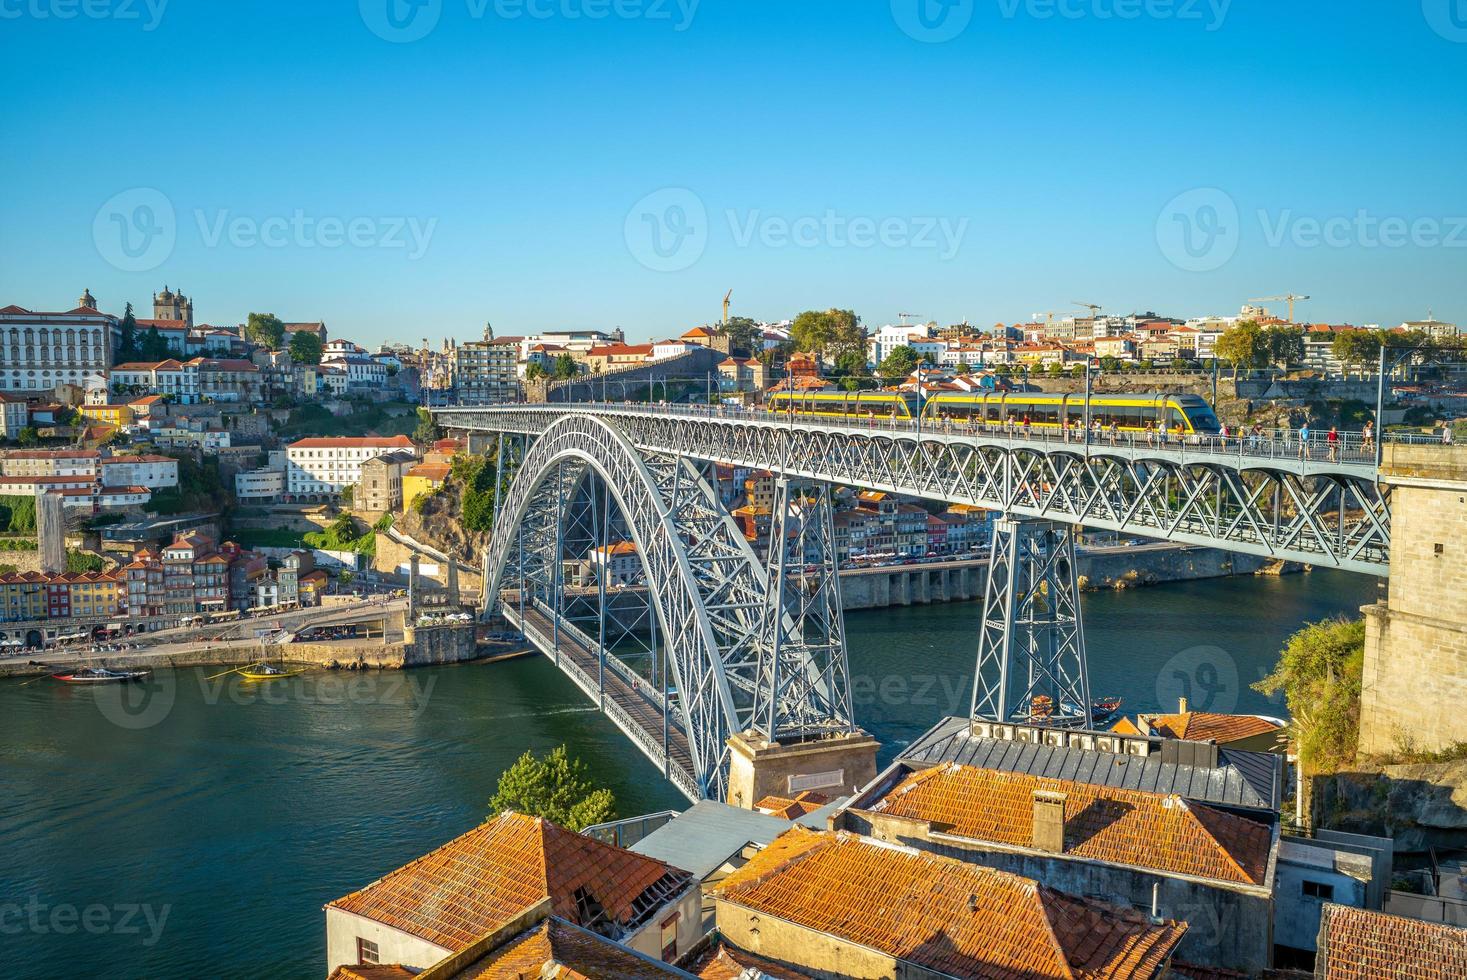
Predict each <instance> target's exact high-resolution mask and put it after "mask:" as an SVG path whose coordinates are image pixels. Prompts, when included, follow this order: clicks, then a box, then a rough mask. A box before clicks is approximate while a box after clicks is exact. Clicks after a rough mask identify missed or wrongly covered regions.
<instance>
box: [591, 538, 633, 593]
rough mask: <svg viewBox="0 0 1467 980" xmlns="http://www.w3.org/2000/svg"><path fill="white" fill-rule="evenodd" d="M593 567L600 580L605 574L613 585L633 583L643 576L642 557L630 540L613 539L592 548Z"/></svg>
mask: <svg viewBox="0 0 1467 980" xmlns="http://www.w3.org/2000/svg"><path fill="white" fill-rule="evenodd" d="M590 559H591V567H592V568H593V569H595V571H596V575H597V578H598V580H599V579H600V576H602V575H605V576H606V577H605V582H606V584H607V585H608V586H611V585H632V584H633V583H635V582H638V581H640V580H641V578H642V559H641V558H639V557H638V556H637V546H636V545H634V544H632V543H631V542H630V541H613V542H612V543H610V544H608V545H605V546H603V547H599V548H593V549H591V555H590Z"/></svg>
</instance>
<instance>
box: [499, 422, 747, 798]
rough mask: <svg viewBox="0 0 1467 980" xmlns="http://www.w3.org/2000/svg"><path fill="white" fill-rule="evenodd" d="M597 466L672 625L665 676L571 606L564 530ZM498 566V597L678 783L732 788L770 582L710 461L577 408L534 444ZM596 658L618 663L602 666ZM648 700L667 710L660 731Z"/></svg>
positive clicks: (505, 506) (505, 518)
mask: <svg viewBox="0 0 1467 980" xmlns="http://www.w3.org/2000/svg"><path fill="white" fill-rule="evenodd" d="M588 471H594V473H595V476H596V478H597V482H598V483H599V485H600V486H601V487H602V488H603V491H604V492H605V493H606V494H607V495H608V496H609V499H610V504H611V505H612V507H614V509H615V511H616V512H617V513H618V514H619V515H620V517H621V519H622V520H624V521H625V524H626V528H627V531H628V533H629V535H630V537H631V539H632V541H633V543H634V544H635V545H636V547H637V551H638V554H639V556H640V557H641V560H642V564H643V568H644V574H645V578H646V581H647V586H648V596H649V601H650V604H651V606H652V607H653V609H654V610H655V612H656V617H655V619H656V623H657V627H658V628H659V629H660V631H661V643H660V646H661V649H662V651H663V657H664V658H665V664H666V669H665V671H663V680H662V683H661V684H657V685H654V684H653V683H651V682H649V681H647V680H646V679H645V678H642V677H640V676H638V675H635V674H634V673H632V672H631V671H629V670H626V669H625V667H624V665H620V664H617V663H615V658H614V657H612V656H609V655H608V654H607V652H606V648H605V640H604V636H603V637H599V638H598V637H591V636H589V635H588V634H586V632H585V631H584V630H583V629H581V628H580V626H579V625H577V624H576V623H574V622H572V621H570V620H567V619H565V618H564V617H563V615H562V611H563V606H562V602H563V600H564V593H565V583H564V579H563V571H562V569H563V562H562V560H561V559H562V558H563V557H564V556H565V554H566V537H565V529H566V528H567V527H571V528H574V527H575V526H576V522H575V521H573V520H571V519H570V518H569V517H568V514H567V508H568V506H569V505H573V504H574V502H575V500H576V499H577V498H578V497H579V498H581V499H584V494H583V493H582V492H581V490H580V487H581V486H582V483H583V481H584V480H585V478H586V476H587V473H588ZM596 534H597V536H599V529H597V531H596ZM486 565H487V567H486V575H485V581H486V595H487V596H489V597H490V600H491V602H492V601H494V600H496V599H497V600H498V601H500V602H501V604H502V605H501V608H502V609H503V611H504V612H505V614H506V615H507V616H509V617H510V618H511V619H512V620H513V621H515V622H516V623H518V624H520V625H521V626H522V628H524V629H525V632H526V635H527V636H529V637H530V638H531V639H533V640H535V642H536V644H537V645H539V646H541V648H542V649H544V650H545V652H546V653H548V654H550V655H551V656H552V657H553V658H554V659H555V660H556V661H557V663H559V664H560V665H561V667H562V669H563V670H565V671H566V672H567V673H568V674H569V675H570V676H571V677H572V679H574V680H576V682H577V683H578V684H579V685H581V686H582V688H583V689H585V690H587V693H589V694H591V695H592V696H593V697H597V698H599V699H600V700H601V702H602V704H603V707H604V708H605V710H606V712H607V714H608V715H609V716H610V717H611V718H612V720H613V721H615V722H616V723H617V724H618V726H619V727H621V728H622V729H623V731H624V732H626V734H627V735H628V736H629V737H631V738H632V739H633V741H634V742H635V743H636V744H637V745H638V747H639V748H641V750H642V751H643V752H645V753H646V754H647V755H648V756H649V757H650V758H652V759H653V760H654V761H655V762H657V763H658V765H659V766H660V767H661V768H663V770H664V772H666V773H667V774H668V775H669V777H670V778H672V779H673V781H674V783H676V784H677V785H678V786H679V788H681V789H683V791H684V792H685V793H686V794H687V795H689V796H690V797H693V798H720V799H721V798H722V797H723V796H724V795H725V794H726V781H727V769H728V747H727V741H728V738H729V736H730V735H731V734H732V733H733V732H736V731H744V730H746V729H747V728H748V727H749V725H750V722H751V721H752V718H753V713H754V705H755V689H756V686H757V680H756V675H757V671H758V666H759V659H758V651H757V646H756V643H757V637H758V635H759V625H760V622H761V616H762V614H763V610H764V598H765V595H766V593H767V589H766V584H767V580H766V578H765V571H764V569H763V568H762V567H761V565H760V563H759V561H758V559H757V557H756V556H755V555H754V552H753V550H752V549H751V548H750V547H749V544H748V542H747V541H746V540H745V539H744V537H743V535H742V533H740V531H739V529H738V528H737V526H736V525H735V524H734V522H733V520H732V518H731V517H730V516H729V515H728V514H727V512H726V511H725V510H724V508H723V506H722V504H721V503H720V501H719V500H718V495H717V493H716V491H715V490H714V488H713V487H712V485H711V484H710V483H709V481H708V480H707V479H706V478H705V476H704V474H703V473H702V471H701V470H700V469H699V467H698V466H696V465H695V464H694V463H693V462H692V461H690V460H688V459H686V458H680V457H677V456H673V455H669V454H661V453H655V452H654V453H649V452H641V451H638V450H637V449H636V448H635V447H634V446H633V445H632V444H631V442H630V441H628V440H627V438H626V437H625V436H624V435H623V434H622V433H621V432H620V431H618V429H617V428H616V427H614V426H613V425H610V424H608V423H607V422H605V421H602V420H598V419H596V418H593V417H589V416H587V415H583V414H580V413H568V414H566V415H564V416H563V417H561V418H558V419H556V420H554V424H553V425H549V426H547V427H545V429H544V430H543V431H542V432H540V433H538V438H537V439H535V440H534V441H533V442H532V444H531V445H530V448H529V450H528V452H526V453H525V455H524V458H523V460H522V461H521V463H520V465H519V467H518V472H517V474H516V476H515V478H514V481H513V483H512V484H511V485H510V486H509V488H508V490H507V492H506V493H505V495H504V497H503V499H502V501H501V502H500V504H499V506H498V507H497V514H496V521H495V526H494V532H493V535H492V537H491V542H490V546H489V553H488V555H487V557H486ZM603 608H604V607H603ZM598 647H599V650H598V649H597V648H598ZM588 649H589V650H590V651H591V652H590V654H589V658H590V659H589V660H588V659H587V651H588ZM597 656H599V657H600V660H601V665H602V666H603V667H604V668H610V669H611V671H612V672H609V673H607V674H605V675H603V676H599V677H598V676H593V675H594V673H595V669H596V664H595V663H594V660H595V658H596V657H597ZM593 684H594V685H595V687H594V689H593V688H592V687H591V685H593ZM649 705H651V706H654V708H655V709H656V710H659V711H660V713H661V721H662V727H663V731H662V732H661V733H660V734H659V733H658V732H656V731H655V728H656V727H657V726H656V724H655V722H654V721H650V720H649V713H648V710H647V708H648V706H649ZM680 770H685V771H680Z"/></svg>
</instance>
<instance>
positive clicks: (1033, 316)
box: [1029, 310, 1054, 331]
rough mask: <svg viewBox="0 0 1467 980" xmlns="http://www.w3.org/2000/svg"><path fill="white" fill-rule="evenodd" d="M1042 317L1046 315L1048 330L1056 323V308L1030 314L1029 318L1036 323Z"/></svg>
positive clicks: (1045, 325) (1045, 322) (1045, 327)
mask: <svg viewBox="0 0 1467 980" xmlns="http://www.w3.org/2000/svg"><path fill="white" fill-rule="evenodd" d="M1040 317H1044V329H1045V330H1046V331H1048V330H1049V328H1050V327H1051V326H1053V325H1054V310H1047V311H1045V312H1044V313H1031V314H1029V319H1031V320H1033V321H1034V322H1035V323H1038V322H1039V318H1040Z"/></svg>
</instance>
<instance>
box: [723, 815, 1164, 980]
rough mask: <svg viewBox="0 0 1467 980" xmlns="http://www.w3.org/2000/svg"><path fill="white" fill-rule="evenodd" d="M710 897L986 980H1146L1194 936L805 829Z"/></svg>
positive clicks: (978, 869)
mask: <svg viewBox="0 0 1467 980" xmlns="http://www.w3.org/2000/svg"><path fill="white" fill-rule="evenodd" d="M714 893H715V895H717V897H718V898H719V899H720V900H722V901H724V902H729V903H732V904H735V905H739V906H742V907H744V908H746V909H749V910H751V911H753V912H756V913H757V914H759V915H762V916H774V917H778V918H781V919H784V920H786V921H788V922H792V923H795V924H796V925H800V926H804V927H805V928H808V929H812V930H816V931H819V932H825V933H829V934H831V935H834V936H838V937H840V938H842V939H845V940H846V941H848V942H851V943H854V944H857V945H860V946H865V947H867V948H870V949H875V950H878V951H880V952H882V953H885V954H887V955H888V956H893V957H895V958H897V959H900V960H904V961H906V962H909V963H914V964H916V965H918V966H921V967H925V968H927V969H929V970H933V971H936V972H939V973H942V974H945V975H948V976H954V977H983V978H985V980H1039V978H1046V977H1053V978H1063V980H1078V978H1084V980H1090V978H1095V980H1099V978H1102V977H1104V978H1114V980H1126V978H1135V980H1140V978H1147V980H1149V978H1152V977H1154V976H1156V975H1157V974H1158V973H1159V972H1160V971H1161V968H1162V967H1163V966H1164V965H1165V964H1166V962H1167V960H1168V959H1169V958H1170V957H1171V954H1172V952H1173V950H1174V949H1175V948H1176V946H1177V944H1178V943H1179V942H1181V940H1182V936H1183V934H1184V933H1185V932H1186V929H1187V926H1186V924H1185V923H1180V922H1163V923H1161V924H1160V925H1153V924H1152V923H1151V922H1150V921H1149V920H1148V919H1147V918H1146V917H1145V916H1143V915H1141V914H1140V913H1138V912H1136V911H1134V910H1131V909H1120V908H1116V907H1113V906H1109V905H1105V904H1103V903H1100V902H1094V901H1090V900H1088V899H1080V898H1075V897H1072V896H1069V895H1065V894H1063V893H1061V892H1057V891H1054V890H1053V889H1050V888H1046V887H1044V886H1043V885H1040V884H1039V883H1037V882H1035V881H1031V880H1029V879H1028V878H1021V877H1019V876H1018V875H1014V874H1009V873H1007V872H1004V871H998V870H995V869H993V868H987V867H983V866H980V865H974V864H967V863H965V862H962V861H956V860H953V859H952V858H945V857H939V856H937V855H934V854H927V853H923V852H920V851H916V850H913V849H911V848H906V847H896V846H893V845H890V844H885V843H882V842H880V841H876V840H873V839H871V838H867V837H857V836H854V835H852V834H847V833H829V832H820V831H812V830H807V829H805V828H804V827H800V826H795V827H793V828H791V829H790V830H788V831H786V832H785V833H784V834H782V835H781V836H779V837H778V838H776V839H775V841H774V842H773V843H772V844H770V845H769V846H768V847H766V848H765V849H764V850H762V851H760V852H759V853H758V854H756V855H755V856H754V857H753V858H752V859H751V860H750V861H749V863H748V864H746V865H744V866H743V867H742V868H740V869H739V870H737V871H735V872H734V873H733V874H731V875H729V876H728V877H727V878H725V879H724V880H723V881H722V882H721V883H719V884H718V885H717V886H716V887H715V888H714Z"/></svg>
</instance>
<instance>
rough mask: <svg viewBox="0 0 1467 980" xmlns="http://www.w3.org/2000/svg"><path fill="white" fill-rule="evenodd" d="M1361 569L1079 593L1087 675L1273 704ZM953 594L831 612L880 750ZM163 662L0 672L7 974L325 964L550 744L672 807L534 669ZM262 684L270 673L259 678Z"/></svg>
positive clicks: (910, 711)
mask: <svg viewBox="0 0 1467 980" xmlns="http://www.w3.org/2000/svg"><path fill="white" fill-rule="evenodd" d="M1375 589H1376V586H1375V582H1374V581H1373V580H1371V579H1367V578H1364V577H1361V576H1352V575H1347V574H1344V573H1332V572H1316V573H1314V574H1312V575H1294V576H1287V577H1283V578H1233V579H1225V580H1217V581H1209V582H1194V583H1186V584H1178V585H1166V586H1156V587H1152V588H1147V589H1139V590H1134V591H1129V592H1122V593H1103V594H1092V595H1087V596H1086V597H1085V617H1086V619H1085V628H1086V638H1087V641H1088V647H1089V651H1090V664H1091V674H1092V686H1093V688H1094V691H1095V693H1096V694H1097V695H1100V694H1118V695H1121V696H1123V697H1125V699H1126V705H1125V710H1127V711H1128V712H1134V711H1136V710H1144V709H1154V708H1156V707H1158V706H1165V707H1167V708H1173V707H1174V706H1175V699H1176V697H1177V696H1178V695H1182V694H1185V695H1187V696H1188V697H1189V698H1190V699H1191V702H1192V704H1193V705H1194V706H1195V707H1198V708H1209V709H1211V710H1219V711H1226V710H1240V711H1251V712H1261V713H1265V714H1273V715H1281V714H1283V707H1282V705H1281V704H1279V703H1277V702H1273V701H1270V700H1268V699H1266V698H1264V697H1262V696H1261V695H1259V694H1257V693H1256V692H1253V691H1251V690H1250V689H1249V688H1248V685H1249V684H1250V683H1252V682H1253V681H1255V680H1257V679H1258V678H1259V677H1261V676H1263V675H1264V674H1265V673H1266V672H1267V671H1268V670H1269V668H1270V667H1271V665H1272V663H1273V660H1274V658H1275V657H1276V655H1277V652H1278V649H1279V647H1280V645H1281V643H1282V641H1283V640H1284V639H1285V638H1286V637H1287V636H1288V635H1289V634H1290V633H1291V632H1293V631H1294V630H1296V629H1298V627H1299V626H1300V624H1301V623H1303V622H1305V621H1309V620H1318V619H1323V618H1327V617H1330V616H1334V615H1338V614H1341V613H1343V614H1355V612H1356V610H1357V609H1358V607H1359V606H1360V605H1362V604H1363V603H1365V602H1369V601H1371V600H1372V599H1373V598H1374V596H1375ZM979 613H980V607H979V605H978V604H977V603H958V604H952V605H943V606H923V607H911V608H906V609H887V610H876V611H869V612H859V613H851V614H850V615H848V617H847V628H848V635H849V645H850V651H851V670H852V677H853V689H854V692H855V699H856V702H857V713H858V719H859V720H860V721H861V722H862V723H863V724H864V725H865V726H866V727H867V728H868V729H869V730H871V731H872V732H873V733H874V734H875V735H876V736H877V737H878V738H879V739H880V740H881V741H882V743H883V750H882V761H883V762H885V761H887V760H889V759H890V758H891V756H892V755H893V754H894V753H895V752H896V751H897V749H898V748H899V747H900V746H901V745H904V744H907V743H908V742H910V741H911V740H912V739H913V738H915V737H916V736H917V735H919V734H920V733H921V732H922V731H924V730H925V729H926V728H927V727H928V726H929V725H931V724H932V722H933V721H935V720H936V719H937V718H938V717H939V716H940V715H942V714H944V713H959V714H961V713H964V712H966V711H967V709H968V704H969V698H970V696H971V692H970V687H969V685H970V683H971V677H972V671H973V657H974V644H975V629H976V621H977V619H978V616H979ZM210 673H211V672H210V671H207V670H186V671H178V672H164V673H160V675H159V676H158V677H157V678H156V679H155V681H154V682H153V683H152V685H151V687H150V694H151V697H150V698H149V699H148V701H147V702H146V703H143V704H132V703H131V702H128V703H124V701H123V700H122V699H123V692H121V691H119V690H118V689H116V688H101V689H85V688H75V687H64V686H61V685H58V684H56V683H54V682H52V681H50V680H49V679H42V680H38V681H26V680H6V681H0V962H3V963H4V964H5V966H6V968H7V974H8V975H10V976H18V977H22V978H24V977H51V976H61V975H81V976H88V977H97V978H134V977H149V978H165V980H166V978H179V980H182V978H192V977H198V976H231V977H271V978H293V977H300V978H311V980H320V978H321V977H323V976H324V975H325V959H324V955H325V954H324V946H325V935H324V932H325V917H324V915H323V913H322V911H321V906H322V905H323V904H324V903H325V902H327V901H329V900H331V899H333V898H336V897H339V896H341V895H343V894H345V893H347V892H348V891H351V890H352V889H354V888H358V887H360V886H362V885H365V884H367V883H368V882H370V881H372V880H373V879H374V878H376V877H378V876H380V875H381V874H383V873H385V872H387V871H389V870H391V869H393V868H395V867H398V866H399V865H401V864H403V863H405V862H407V861H409V860H411V859H412V858H415V857H418V856H419V855H421V854H423V853H425V852H426V851H428V850H431V849H432V848H434V847H436V846H437V845H439V844H441V843H443V842H444V841H446V840H448V839H449V838H451V837H453V836H455V835H457V834H459V833H462V832H463V831H465V830H467V829H468V828H470V827H472V826H473V825H474V824H475V823H476V822H477V821H479V820H480V819H482V818H483V817H484V815H485V803H486V801H487V800H488V799H489V797H490V796H491V795H492V794H493V792H494V784H495V781H496V779H497V778H498V775H499V773H500V772H501V771H502V770H503V769H504V768H505V767H506V766H508V765H509V764H510V763H511V762H513V761H514V759H515V757H516V756H518V755H519V754H520V753H522V752H524V751H525V750H526V749H534V750H537V751H544V750H546V749H549V748H552V747H554V746H555V745H558V744H560V743H567V744H568V745H569V746H570V748H571V751H572V752H573V753H574V754H576V755H578V756H579V757H581V758H582V759H583V760H585V761H586V762H587V763H588V764H589V765H590V766H591V767H593V769H594V770H595V771H596V773H597V775H598V777H599V778H601V779H602V780H603V781H604V782H605V783H606V784H608V785H609V786H610V787H611V788H612V789H613V790H614V792H615V793H616V797H617V800H618V803H619V809H620V812H621V813H622V814H623V815H632V814H637V813H643V812H648V811H653V810H660V809H667V808H674V807H677V808H680V807H682V806H684V805H686V803H685V801H684V800H683V799H682V797H681V796H680V795H679V794H677V793H676V792H675V791H674V790H673V789H672V788H671V787H670V786H669V785H668V784H667V783H665V782H664V781H663V780H662V779H661V778H660V776H659V775H658V772H657V770H656V769H655V768H654V767H653V766H652V765H651V764H650V763H648V762H647V761H646V760H645V759H643V757H642V756H641V755H640V754H639V753H637V752H636V751H635V750H634V749H633V748H632V747H631V745H630V743H629V742H627V740H626V739H625V738H623V736H622V735H621V734H620V733H619V732H617V731H616V730H615V729H614V728H613V727H612V726H611V724H610V723H609V722H607V721H606V720H605V719H603V718H601V717H600V716H599V715H598V714H596V712H595V711H594V710H593V709H592V708H591V707H590V706H589V704H588V703H587V702H586V700H585V699H584V698H583V697H582V696H581V695H580V693H579V691H578V690H577V689H576V688H574V687H573V686H572V685H571V684H570V682H569V681H567V680H565V679H564V678H563V677H562V676H561V675H560V674H559V673H558V672H557V671H556V670H555V668H554V667H553V666H552V665H551V664H550V663H549V662H548V661H546V660H544V659H542V658H531V659H524V660H518V661H511V662H506V663H500V664H492V665H487V664H469V665H462V666H456V667H442V668H433V669H425V670H418V671H408V672H402V673H382V674H367V675H362V676H360V677H358V676H350V675H345V674H324V673H322V674H310V675H306V676H303V677H299V678H294V679H291V680H289V681H284V682H275V683H274V684H272V685H270V686H268V687H266V688H263V689H261V688H257V687H253V686H250V685H248V684H245V683H242V682H240V681H239V680H238V679H236V678H234V677H227V678H214V679H209V675H210ZM276 685H280V686H276Z"/></svg>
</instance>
